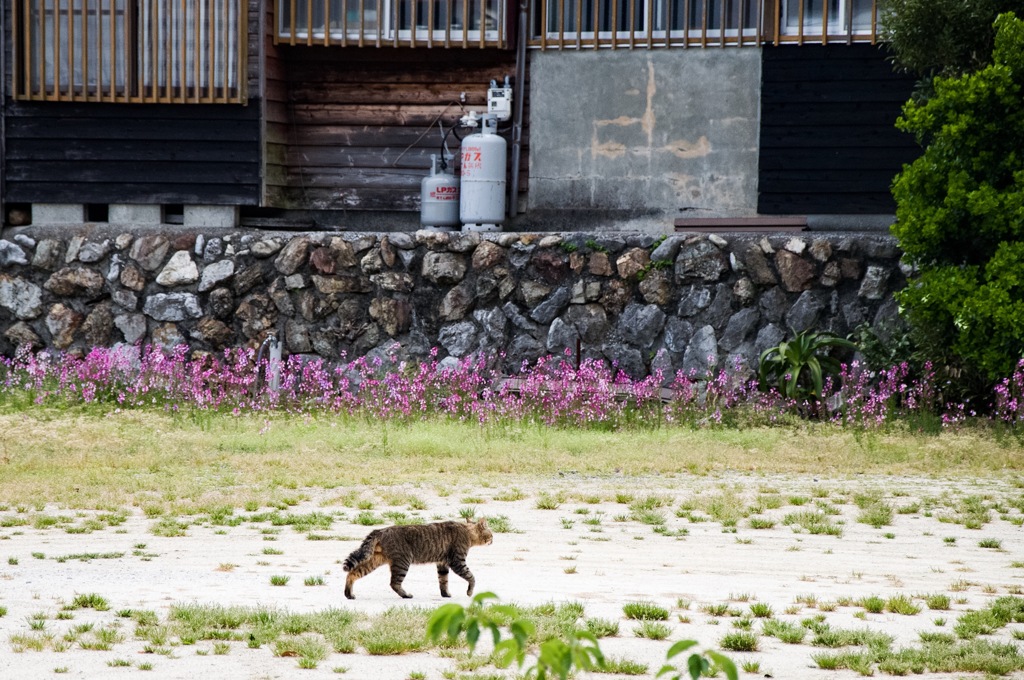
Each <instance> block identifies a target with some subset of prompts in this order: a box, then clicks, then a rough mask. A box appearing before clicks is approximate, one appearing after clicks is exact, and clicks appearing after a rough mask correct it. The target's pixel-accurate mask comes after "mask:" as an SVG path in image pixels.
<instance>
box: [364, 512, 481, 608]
mask: <svg viewBox="0 0 1024 680" xmlns="http://www.w3.org/2000/svg"><path fill="white" fill-rule="evenodd" d="M492 540H493V534H492V533H491V530H490V529H489V528H488V527H487V520H486V519H481V520H480V521H478V522H472V521H467V522H434V523H433V524H405V525H398V526H393V527H387V528H386V529H375V530H373V531H371V532H370V533H369V535H368V536H367V537H366V538H365V539H364V540H363V543H362V545H360V546H359V547H358V548H356V549H355V550H354V551H353V552H352V554H351V555H349V556H348V557H347V558H346V559H345V571H347V572H348V578H347V579H346V580H345V597H347V598H348V599H350V600H354V599H355V595H353V594H352V585H353V584H354V583H355V582H356V581H357V580H359V579H361V578H362V577H364V576H366V575H367V574H369V573H370V572H371V571H373V570H374V569H376V568H377V567H379V566H381V565H382V564H389V565H391V589H392V590H394V591H395V592H396V593H398V594H399V595H401V596H402V597H406V598H408V597H412V595H410V594H409V593H407V592H406V591H405V590H403V589H402V581H404V580H405V575H406V574H407V573H408V571H409V567H410V566H411V565H413V564H430V563H436V564H437V581H438V583H439V584H440V586H441V597H451V595H450V594H449V593H448V570H449V569H451V570H452V571H454V572H455V573H456V574H458V575H459V576H461V577H462V578H464V579H466V582H467V583H468V584H469V589H468V590H466V594H467V595H472V594H473V587H474V586H475V585H476V579H474V578H473V573H472V572H471V571H470V570H469V567H467V566H466V554H467V553H468V552H469V549H470V548H472V547H473V546H475V545H490V543H491V541H492Z"/></svg>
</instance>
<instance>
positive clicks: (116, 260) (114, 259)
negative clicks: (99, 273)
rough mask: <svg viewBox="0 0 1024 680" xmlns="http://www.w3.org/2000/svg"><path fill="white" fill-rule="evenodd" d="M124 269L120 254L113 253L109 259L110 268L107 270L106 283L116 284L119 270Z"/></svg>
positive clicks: (118, 278) (119, 276)
mask: <svg viewBox="0 0 1024 680" xmlns="http://www.w3.org/2000/svg"><path fill="white" fill-rule="evenodd" d="M123 269H124V260H123V259H121V254H120V253H114V254H113V255H111V257H110V268H109V269H107V277H106V278H107V283H116V282H117V281H118V280H120V278H121V270H123Z"/></svg>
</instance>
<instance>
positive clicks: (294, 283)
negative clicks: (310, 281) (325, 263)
mask: <svg viewBox="0 0 1024 680" xmlns="http://www.w3.org/2000/svg"><path fill="white" fill-rule="evenodd" d="M284 286H285V288H287V289H288V290H301V289H303V288H305V287H306V277H305V276H303V275H302V274H292V275H291V276H286V277H284Z"/></svg>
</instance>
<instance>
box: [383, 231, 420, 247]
mask: <svg viewBox="0 0 1024 680" xmlns="http://www.w3.org/2000/svg"><path fill="white" fill-rule="evenodd" d="M388 241H389V242H390V243H391V245H393V246H394V247H396V248H399V249H401V250H409V249H410V248H415V247H416V242H415V241H414V240H413V237H412V236H411V235H410V234H408V233H407V232H404V231H396V232H392V233H390V234H388Z"/></svg>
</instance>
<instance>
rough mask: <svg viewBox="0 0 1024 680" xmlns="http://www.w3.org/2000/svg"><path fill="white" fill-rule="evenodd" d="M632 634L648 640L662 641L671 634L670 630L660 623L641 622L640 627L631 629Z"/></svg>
mask: <svg viewBox="0 0 1024 680" xmlns="http://www.w3.org/2000/svg"><path fill="white" fill-rule="evenodd" d="M633 634H634V635H636V636H637V637H640V638H646V639H648V640H664V639H665V638H667V637H668V636H669V635H671V634H672V629H671V628H670V627H669V626H668V625H666V624H664V623H661V622H660V621H641V622H640V625H639V626H637V627H636V628H634V629H633Z"/></svg>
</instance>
